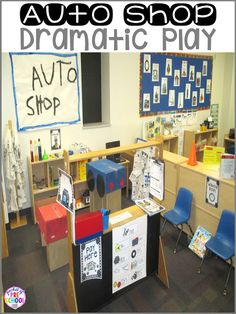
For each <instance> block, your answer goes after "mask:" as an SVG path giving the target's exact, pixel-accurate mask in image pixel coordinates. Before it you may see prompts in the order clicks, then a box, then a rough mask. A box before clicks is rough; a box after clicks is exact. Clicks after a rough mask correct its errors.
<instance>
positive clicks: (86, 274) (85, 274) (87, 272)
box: [80, 237, 102, 282]
mask: <svg viewBox="0 0 236 314" xmlns="http://www.w3.org/2000/svg"><path fill="white" fill-rule="evenodd" d="M80 279H81V282H84V281H86V280H91V279H102V238H101V237H97V238H95V239H92V240H89V241H87V242H85V243H82V244H81V245H80Z"/></svg>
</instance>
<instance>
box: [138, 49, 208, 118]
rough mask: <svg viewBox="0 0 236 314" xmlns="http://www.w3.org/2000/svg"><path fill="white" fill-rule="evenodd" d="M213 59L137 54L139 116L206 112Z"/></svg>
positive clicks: (195, 56)
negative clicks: (173, 112) (192, 111)
mask: <svg viewBox="0 0 236 314" xmlns="http://www.w3.org/2000/svg"><path fill="white" fill-rule="evenodd" d="M212 67H213V57H212V56H202V55H190V54H176V53H175V54H173V53H141V54H140V107H139V114H140V116H152V115H157V114H160V113H169V112H170V111H185V110H193V109H194V110H201V109H209V107H210V102H211V85H212Z"/></svg>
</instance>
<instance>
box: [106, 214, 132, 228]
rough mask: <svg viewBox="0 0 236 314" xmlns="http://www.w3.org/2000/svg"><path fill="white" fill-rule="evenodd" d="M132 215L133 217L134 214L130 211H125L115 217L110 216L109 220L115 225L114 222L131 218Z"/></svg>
mask: <svg viewBox="0 0 236 314" xmlns="http://www.w3.org/2000/svg"><path fill="white" fill-rule="evenodd" d="M131 217H132V215H131V214H130V213H129V212H125V213H122V214H120V215H117V216H115V217H112V218H109V222H110V224H111V225H114V224H117V223H118V222H121V221H123V220H126V219H128V218H131Z"/></svg>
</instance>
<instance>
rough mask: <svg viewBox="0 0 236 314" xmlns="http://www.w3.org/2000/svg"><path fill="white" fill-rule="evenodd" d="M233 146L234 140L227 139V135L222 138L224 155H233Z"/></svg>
mask: <svg viewBox="0 0 236 314" xmlns="http://www.w3.org/2000/svg"><path fill="white" fill-rule="evenodd" d="M234 145H235V139H234V138H229V134H226V135H225V136H224V147H225V152H226V153H231V154H232V153H233V152H234V147H235V146H234Z"/></svg>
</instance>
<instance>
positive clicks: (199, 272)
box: [197, 249, 208, 274]
mask: <svg viewBox="0 0 236 314" xmlns="http://www.w3.org/2000/svg"><path fill="white" fill-rule="evenodd" d="M207 251H208V250H207V249H206V252H205V254H204V255H203V258H202V261H201V264H200V266H199V267H198V270H197V272H198V274H201V268H202V264H203V262H204V260H205V257H206V255H207Z"/></svg>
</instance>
